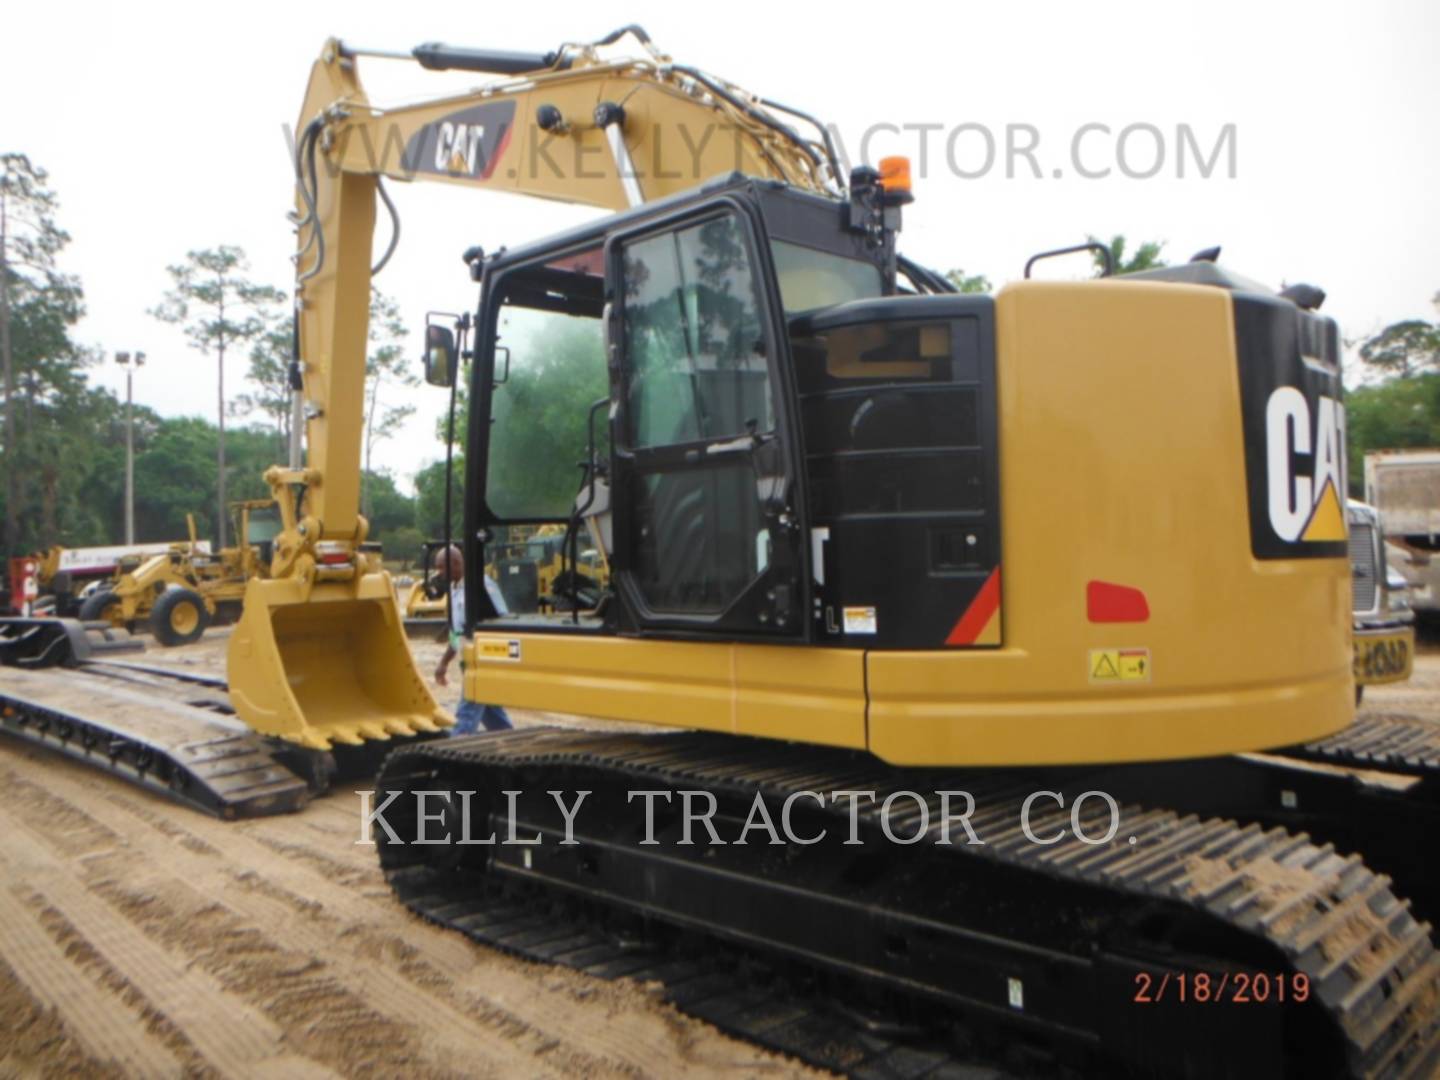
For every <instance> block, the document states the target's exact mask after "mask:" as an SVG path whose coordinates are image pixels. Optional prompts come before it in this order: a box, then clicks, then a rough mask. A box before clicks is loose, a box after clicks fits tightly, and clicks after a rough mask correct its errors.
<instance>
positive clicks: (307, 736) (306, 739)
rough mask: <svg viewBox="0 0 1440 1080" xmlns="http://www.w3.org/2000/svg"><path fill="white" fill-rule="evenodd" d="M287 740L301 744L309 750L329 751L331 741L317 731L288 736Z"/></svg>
mask: <svg viewBox="0 0 1440 1080" xmlns="http://www.w3.org/2000/svg"><path fill="white" fill-rule="evenodd" d="M286 738H288V739H290V740H291V741H293V742H297V743H299V744H300V745H301V746H303V747H305V748H306V749H307V750H329V749H330V740H329V739H327V738H325V736H323V735H321V734H319V733H318V732H315V731H308V730H307V731H302V732H300V733H299V734H296V735H287V736H286Z"/></svg>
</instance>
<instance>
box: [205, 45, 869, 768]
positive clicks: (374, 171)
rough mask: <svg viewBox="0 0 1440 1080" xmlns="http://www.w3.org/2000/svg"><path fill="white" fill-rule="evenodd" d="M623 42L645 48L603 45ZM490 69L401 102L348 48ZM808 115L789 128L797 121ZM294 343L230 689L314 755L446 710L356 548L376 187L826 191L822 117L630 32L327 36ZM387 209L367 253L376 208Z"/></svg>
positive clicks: (830, 160) (605, 204)
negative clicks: (259, 569) (295, 400)
mask: <svg viewBox="0 0 1440 1080" xmlns="http://www.w3.org/2000/svg"><path fill="white" fill-rule="evenodd" d="M625 36H631V37H633V38H634V39H635V40H637V41H638V42H639V43H640V45H641V46H642V47H643V49H642V53H643V55H641V56H639V57H638V58H637V57H630V58H621V59H614V58H606V57H603V56H602V55H601V51H602V49H606V48H607V47H608V46H611V45H614V44H615V43H616V42H617V41H618V40H619V39H620V38H622V37H625ZM366 55H370V56H378V57H382V58H387V59H404V60H411V61H414V62H417V63H419V64H420V65H422V66H423V67H425V68H428V69H433V70H464V71H474V72H484V73H489V74H493V75H499V76H504V78H501V79H500V80H499V81H497V82H493V83H491V84H489V85H486V86H483V87H481V88H479V89H476V90H473V91H471V92H469V93H464V94H459V95H451V96H447V97H444V98H441V99H438V100H435V101H428V102H425V103H422V104H417V105H408V106H405V107H402V108H392V109H385V108H381V107H379V106H376V105H373V104H372V103H371V102H370V100H369V98H368V97H367V96H366V93H365V91H364V88H363V87H362V85H361V82H360V76H359V62H358V61H359V58H360V57H362V56H366ZM797 123H798V124H800V125H806V126H808V127H810V128H813V131H814V134H813V136H812V137H809V138H807V137H804V136H802V135H801V134H799V132H798V131H797V129H796V127H795V126H794V125H795V124H797ZM297 131H298V133H299V134H298V137H297V139H296V146H295V173H296V190H297V219H296V220H297V225H298V229H297V232H298V245H299V252H298V254H297V256H296V282H297V285H296V297H295V302H296V319H297V325H298V331H297V355H296V357H295V364H294V367H293V370H292V379H291V381H292V385H293V386H294V387H295V388H296V389H297V390H298V391H300V393H301V394H302V395H303V401H304V406H305V444H306V448H307V451H308V456H307V460H306V461H305V462H304V464H303V465H302V466H298V467H297V465H296V463H293V462H292V467H290V468H281V467H278V466H277V467H275V468H272V469H270V470H269V471H268V472H267V473H266V480H267V482H268V483H269V484H270V487H271V489H272V491H273V492H274V495H275V499H276V502H277V504H278V505H279V506H280V508H281V512H282V518H283V527H282V531H281V533H280V534H279V536H277V538H276V543H275V554H274V558H273V561H272V565H271V576H270V579H269V580H263V581H262V580H254V581H251V582H250V583H249V585H248V586H247V590H246V596H245V613H244V616H243V618H242V620H241V623H240V625H239V626H238V627H237V629H236V632H235V634H234V636H233V638H232V641H231V646H230V654H229V677H230V686H231V695H232V698H233V699H234V702H235V705H236V708H237V710H238V712H239V714H240V716H241V717H242V718H243V719H244V720H245V721H246V722H247V723H249V724H250V726H251V727H253V728H255V729H256V730H259V731H262V732H265V733H268V734H274V735H279V736H282V737H285V738H288V739H291V740H293V741H296V742H299V743H301V744H302V745H307V746H311V747H313V748H317V749H328V748H329V746H330V745H331V743H332V741H338V742H343V743H358V742H361V741H364V740H366V739H385V738H389V737H390V736H392V735H405V734H413V733H416V732H429V731H434V730H435V729H436V728H437V727H443V726H446V725H448V724H449V723H450V718H449V717H448V715H447V714H446V713H445V712H444V711H443V710H442V709H440V708H439V706H438V705H437V704H436V702H435V700H434V698H433V696H432V695H431V694H430V692H429V690H428V688H427V687H426V685H425V683H424V681H423V680H422V679H421V678H420V675H419V673H418V671H417V670H416V669H415V665H414V661H413V659H412V657H411V655H410V652H409V648H408V645H407V644H406V641H405V637H404V633H403V629H402V623H401V616H400V612H399V608H398V605H397V603H396V601H395V593H394V589H393V586H392V585H391V583H390V579H389V576H388V575H387V574H385V572H384V571H383V569H382V568H381V567H380V565H379V560H378V558H377V557H375V556H374V555H373V554H372V553H370V552H368V551H367V550H366V549H365V539H366V535H367V532H368V524H367V522H366V521H365V519H364V518H363V517H362V516H361V515H360V513H359V503H360V499H359V495H360V451H361V422H362V417H363V414H364V384H365V360H366V347H367V340H368V312H369V300H370V291H371V281H372V278H373V277H374V275H375V274H376V273H377V272H378V271H379V270H380V269H381V268H382V267H383V265H384V263H385V262H386V261H387V260H388V259H389V256H390V253H391V252H392V251H393V249H394V245H395V243H396V242H397V241H398V238H399V219H398V216H397V215H396V213H395V210H394V205H393V203H391V201H390V199H389V197H388V195H386V193H385V191H384V187H383V180H384V178H390V179H392V180H397V181H414V180H433V181H440V182H442V183H452V184H463V185H468V186H472V187H478V188H483V189H492V190H497V191H510V192H515V193H517V194H523V195H532V196H536V197H539V198H547V199H556V200H560V201H564V202H571V203H580V204H587V205H591V206H595V207H600V208H606V209H612V210H614V209H621V208H623V207H626V206H629V205H636V204H638V203H640V202H649V201H653V200H655V199H659V198H663V197H665V196H667V195H671V194H674V193H677V192H680V191H684V190H686V189H688V188H692V187H695V186H696V185H698V184H699V183H701V182H702V181H704V180H705V179H707V178H709V177H712V176H715V175H719V174H723V173H728V172H732V171H739V172H743V173H746V174H749V175H752V176H759V177H766V178H773V179H777V180H782V181H784V182H785V183H787V184H789V185H791V186H794V187H798V188H801V189H806V190H813V191H816V192H819V193H824V194H829V195H832V196H833V195H835V194H837V193H839V192H840V191H841V190H842V189H841V187H840V184H841V181H840V174H839V167H838V164H837V162H836V158H835V154H834V151H833V147H832V146H831V144H830V141H829V137H828V135H827V134H826V131H825V129H824V128H823V127H822V126H821V125H820V124H819V123H818V122H817V121H815V120H813V119H812V118H810V117H807V116H805V115H804V114H801V113H797V112H794V111H793V110H789V109H785V108H783V107H782V106H779V105H776V104H774V103H771V102H765V101H763V100H762V99H760V98H757V97H755V96H754V95H751V94H749V93H747V92H745V91H743V90H741V89H739V88H738V87H735V86H733V85H731V84H730V83H727V82H725V81H724V80H721V79H719V78H716V77H714V76H711V75H708V74H705V73H704V72H701V71H698V70H695V69H693V68H688V67H683V66H680V65H676V64H674V63H673V62H671V60H670V59H669V57H667V56H665V55H664V54H662V53H660V52H658V51H657V50H656V49H655V48H654V47H653V45H652V44H651V43H650V40H649V38H648V36H647V35H646V34H645V33H644V31H643V30H641V29H639V28H638V27H626V28H624V29H622V30H620V31H617V32H616V33H615V34H612V35H610V36H609V37H607V38H605V39H602V40H601V41H599V42H595V43H592V44H581V45H573V44H572V45H564V46H561V47H560V48H559V49H557V50H556V51H554V52H551V53H545V54H539V53H535V54H527V53H512V52H497V51H480V50H473V49H459V48H452V47H449V46H444V45H423V46H420V47H419V48H416V49H415V50H413V52H411V53H409V54H404V53H375V52H367V51H366V50H360V49H354V48H349V47H347V46H346V45H345V44H343V43H342V42H340V41H339V40H337V39H333V38H332V39H331V40H329V41H327V42H326V43H325V46H324V48H323V49H322V51H321V55H320V58H319V59H318V60H317V61H316V62H315V65H314V67H313V69H312V70H311V74H310V82H309V86H308V88H307V90H306V94H305V101H304V105H303V106H302V109H301V113H300V121H299V125H298V127H297ZM381 201H383V202H384V204H385V206H386V207H387V209H388V210H389V211H390V214H391V218H392V222H391V228H390V233H389V237H390V238H389V246H388V248H387V250H386V251H385V252H384V253H383V254H382V255H381V256H380V257H379V258H378V259H377V258H376V254H375V251H374V243H373V241H374V234H375V231H376V228H375V227H376V219H377V208H378V204H379V203H380V202H381Z"/></svg>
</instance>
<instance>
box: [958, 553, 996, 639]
mask: <svg viewBox="0 0 1440 1080" xmlns="http://www.w3.org/2000/svg"><path fill="white" fill-rule="evenodd" d="M945 644H946V645H999V644H1000V567H998V566H997V567H995V569H994V570H991V571H990V576H989V577H988V578H986V579H985V584H984V585H981V586H980V591H979V592H978V593H976V594H975V599H974V600H971V601H970V606H969V607H967V608H966V609H965V614H963V615H961V616H960V619H959V621H958V622H957V623H956V624H955V628H954V629H953V630H951V631H950V636H949V637H947V638H946V639H945Z"/></svg>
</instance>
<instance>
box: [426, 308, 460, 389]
mask: <svg viewBox="0 0 1440 1080" xmlns="http://www.w3.org/2000/svg"><path fill="white" fill-rule="evenodd" d="M458 363H459V357H458V354H457V353H456V350H455V332H454V331H453V330H451V329H450V328H449V327H448V326H437V325H435V324H434V323H431V324H430V325H428V326H426V327H425V381H426V382H427V383H429V384H430V385H431V386H453V385H454V384H455V370H456V368H457V366H458Z"/></svg>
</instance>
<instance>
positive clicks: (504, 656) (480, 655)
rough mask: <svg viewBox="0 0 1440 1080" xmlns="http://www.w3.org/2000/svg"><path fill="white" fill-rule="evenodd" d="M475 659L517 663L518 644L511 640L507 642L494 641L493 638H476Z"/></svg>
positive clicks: (518, 658) (518, 654)
mask: <svg viewBox="0 0 1440 1080" xmlns="http://www.w3.org/2000/svg"><path fill="white" fill-rule="evenodd" d="M475 659H476V660H505V661H509V662H511V663H518V662H519V660H520V642H518V641H516V640H514V639H513V638H512V639H511V640H509V641H496V640H495V639H494V638H476V639H475Z"/></svg>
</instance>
